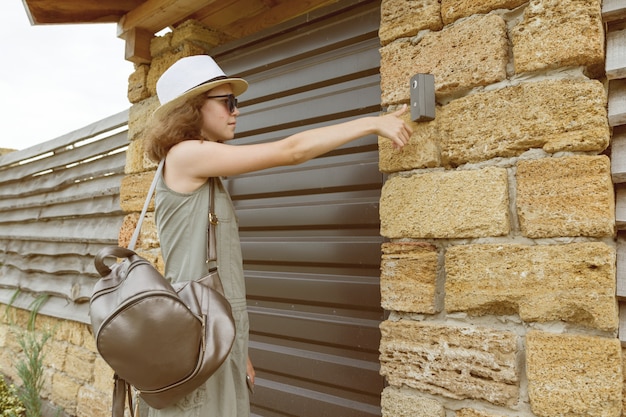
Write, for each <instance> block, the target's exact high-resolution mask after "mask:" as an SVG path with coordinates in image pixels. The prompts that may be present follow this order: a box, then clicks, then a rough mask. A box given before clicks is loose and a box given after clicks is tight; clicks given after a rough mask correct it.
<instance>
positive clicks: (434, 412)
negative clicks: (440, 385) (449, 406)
mask: <svg viewBox="0 0 626 417" xmlns="http://www.w3.org/2000/svg"><path fill="white" fill-rule="evenodd" d="M381 408H382V416H383V417H445V415H446V411H445V409H444V407H443V405H442V404H441V402H439V401H437V400H434V399H431V398H426V397H424V396H421V395H419V394H418V393H417V392H416V391H414V390H410V389H399V388H394V387H386V388H385V389H384V390H383V394H382V396H381Z"/></svg>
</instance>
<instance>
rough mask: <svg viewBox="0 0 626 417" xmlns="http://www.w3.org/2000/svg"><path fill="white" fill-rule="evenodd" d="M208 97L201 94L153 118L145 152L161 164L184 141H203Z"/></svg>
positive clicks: (149, 126)
mask: <svg viewBox="0 0 626 417" xmlns="http://www.w3.org/2000/svg"><path fill="white" fill-rule="evenodd" d="M205 100H206V97H205V95H204V94H199V95H197V96H195V97H193V98H191V99H189V100H187V101H185V102H184V103H182V104H181V105H179V106H177V107H174V108H173V109H171V110H170V111H168V112H167V113H166V114H164V115H162V116H161V117H152V119H151V120H150V122H149V124H148V128H147V130H146V132H145V146H146V148H145V150H146V153H147V154H148V157H149V158H150V159H151V160H153V161H155V162H159V161H160V160H161V159H163V158H165V156H166V155H167V153H168V152H169V150H170V149H171V148H172V147H173V146H174V145H176V144H177V143H180V142H182V141H184V140H203V139H204V138H203V137H202V135H201V134H200V127H201V124H202V113H201V112H200V109H201V108H202V105H203V104H204V102H205Z"/></svg>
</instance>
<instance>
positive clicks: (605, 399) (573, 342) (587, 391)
mask: <svg viewBox="0 0 626 417" xmlns="http://www.w3.org/2000/svg"><path fill="white" fill-rule="evenodd" d="M526 373H527V375H528V396H529V398H530V405H531V409H532V412H533V413H534V414H535V415H537V416H539V417H553V416H571V417H576V416H580V417H582V416H615V417H619V416H620V415H621V410H622V358H621V347H620V342H619V340H618V339H616V338H604V337H597V336H586V335H575V334H550V333H545V332H541V331H537V330H533V331H530V332H528V334H527V335H526ZM564 399H567V400H564Z"/></svg>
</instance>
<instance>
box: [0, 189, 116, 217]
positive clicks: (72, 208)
mask: <svg viewBox="0 0 626 417" xmlns="http://www.w3.org/2000/svg"><path fill="white" fill-rule="evenodd" d="M115 214H118V215H120V216H122V215H124V212H123V211H122V209H121V208H120V197H119V195H109V196H101V197H98V198H93V197H92V198H87V199H82V200H75V201H71V202H67V203H63V204H59V203H57V204H52V205H43V206H41V207H29V208H23V209H20V210H12V211H5V212H3V213H2V219H0V223H9V222H14V223H18V222H32V221H35V222H46V221H49V220H51V219H55V218H68V217H81V216H100V215H101V216H110V215H115Z"/></svg>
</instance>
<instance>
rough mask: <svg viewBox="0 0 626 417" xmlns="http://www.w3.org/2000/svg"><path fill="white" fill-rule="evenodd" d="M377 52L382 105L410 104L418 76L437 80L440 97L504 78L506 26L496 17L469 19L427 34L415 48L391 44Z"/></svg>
mask: <svg viewBox="0 0 626 417" xmlns="http://www.w3.org/2000/svg"><path fill="white" fill-rule="evenodd" d="M478 46H480V47H478ZM380 54H381V61H380V63H381V65H380V76H381V81H380V86H381V90H382V95H381V100H382V103H383V105H388V104H396V103H405V102H408V101H409V96H410V89H409V81H410V79H411V77H412V76H413V75H415V74H416V73H429V74H433V75H434V76H435V94H436V95H437V96H438V97H440V96H445V95H448V94H451V93H458V92H461V91H465V90H468V89H471V88H472V87H477V86H484V85H489V84H492V83H495V82H498V81H501V80H503V79H505V78H506V65H507V61H508V41H507V34H506V24H505V22H504V20H503V19H502V18H501V17H500V16H497V15H487V16H477V17H471V18H468V19H466V20H464V21H461V22H459V23H458V24H455V25H452V26H449V27H445V28H444V29H442V30H441V31H438V32H430V33H427V34H426V35H424V37H423V38H422V39H421V40H420V41H419V43H418V44H417V45H413V44H412V43H411V41H408V40H405V41H396V42H393V43H390V44H389V45H386V46H384V47H382V48H381V50H380Z"/></svg>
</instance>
